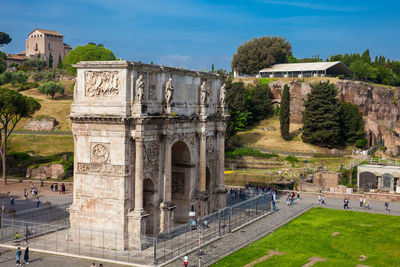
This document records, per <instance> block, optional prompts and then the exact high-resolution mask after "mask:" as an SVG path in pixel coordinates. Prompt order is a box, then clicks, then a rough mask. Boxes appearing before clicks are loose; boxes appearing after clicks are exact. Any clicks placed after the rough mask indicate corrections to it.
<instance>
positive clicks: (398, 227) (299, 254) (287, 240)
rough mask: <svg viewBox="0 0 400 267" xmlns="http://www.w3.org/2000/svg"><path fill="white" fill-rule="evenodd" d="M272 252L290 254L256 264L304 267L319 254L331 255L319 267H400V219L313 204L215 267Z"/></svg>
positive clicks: (243, 262) (248, 259) (252, 258)
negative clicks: (361, 259) (298, 215)
mask: <svg viewBox="0 0 400 267" xmlns="http://www.w3.org/2000/svg"><path fill="white" fill-rule="evenodd" d="M334 232H339V233H340V234H339V235H337V236H332V234H333V233H334ZM269 250H277V251H282V252H286V253H287V254H286V255H283V256H273V257H272V258H269V259H267V260H266V261H264V262H260V263H258V264H256V265H254V266H257V267H260V266H274V267H275V266H285V267H286V266H302V265H304V264H306V263H308V262H309V261H308V259H309V258H310V257H313V256H314V257H322V258H325V259H327V261H326V262H318V263H316V264H315V265H313V266H341V267H342V266H351V267H354V266H356V265H357V264H363V265H369V266H375V267H377V266H400V217H399V216H390V215H381V214H369V213H361V212H353V211H342V210H331V209H323V208H313V209H311V210H310V211H308V212H307V213H305V214H303V215H301V216H300V217H298V218H297V219H295V220H293V221H291V222H290V223H288V224H287V225H285V226H283V227H281V228H280V229H278V230H277V231H276V232H274V233H272V234H270V235H268V236H266V237H264V238H262V239H260V240H258V241H256V242H254V243H253V244H251V245H250V246H248V247H245V248H243V249H241V250H239V251H237V252H236V253H233V254H231V255H229V256H228V257H226V258H224V259H222V260H221V261H219V262H217V263H216V264H214V265H213V266H230V267H234V266H243V265H246V264H248V263H250V262H253V261H254V260H257V259H259V258H261V257H263V256H265V255H266V254H267V253H268V251H269ZM360 255H365V256H367V259H366V260H365V261H359V260H358V259H359V257H360Z"/></svg>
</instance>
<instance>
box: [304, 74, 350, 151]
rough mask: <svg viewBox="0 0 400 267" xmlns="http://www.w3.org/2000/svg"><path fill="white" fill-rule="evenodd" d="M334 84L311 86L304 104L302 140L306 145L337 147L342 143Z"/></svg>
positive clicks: (336, 93)
mask: <svg viewBox="0 0 400 267" xmlns="http://www.w3.org/2000/svg"><path fill="white" fill-rule="evenodd" d="M337 95H338V91H337V88H336V86H335V85H334V84H331V83H329V81H328V82H319V83H316V84H313V85H312V86H311V92H310V93H309V94H308V95H307V99H306V101H305V102H304V106H305V110H304V112H303V132H302V138H303V141H304V142H306V143H310V144H313V145H317V146H322V147H337V146H340V145H341V144H342V143H343V142H342V139H341V132H340V104H339V103H338V99H337Z"/></svg>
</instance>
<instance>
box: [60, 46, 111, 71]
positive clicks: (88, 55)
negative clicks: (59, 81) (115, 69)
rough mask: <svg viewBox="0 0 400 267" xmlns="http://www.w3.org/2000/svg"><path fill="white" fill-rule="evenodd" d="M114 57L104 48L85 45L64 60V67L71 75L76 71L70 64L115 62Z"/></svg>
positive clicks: (78, 47) (76, 48) (75, 49)
mask: <svg viewBox="0 0 400 267" xmlns="http://www.w3.org/2000/svg"><path fill="white" fill-rule="evenodd" d="M115 59H116V57H115V55H114V53H113V52H111V50H109V49H106V48H104V47H103V46H96V45H94V44H87V45H85V46H77V47H75V48H74V49H73V50H72V51H71V52H69V53H68V54H67V56H66V57H65V58H64V62H63V64H64V67H65V68H66V69H67V71H68V72H69V73H71V74H75V73H76V69H75V68H74V67H72V64H76V63H78V62H79V61H105V60H115Z"/></svg>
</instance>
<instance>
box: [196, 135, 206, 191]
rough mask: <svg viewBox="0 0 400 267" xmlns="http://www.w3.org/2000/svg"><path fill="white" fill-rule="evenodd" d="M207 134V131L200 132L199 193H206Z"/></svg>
mask: <svg viewBox="0 0 400 267" xmlns="http://www.w3.org/2000/svg"><path fill="white" fill-rule="evenodd" d="M206 143H207V133H206V131H205V130H202V131H201V132H200V159H199V161H200V163H199V187H198V189H199V191H200V192H205V191H206V171H207V170H206V168H207V159H206V157H207V153H206V149H207V144H206Z"/></svg>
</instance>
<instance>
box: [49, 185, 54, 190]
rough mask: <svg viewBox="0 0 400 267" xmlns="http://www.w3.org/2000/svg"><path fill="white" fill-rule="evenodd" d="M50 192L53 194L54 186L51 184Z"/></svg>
mask: <svg viewBox="0 0 400 267" xmlns="http://www.w3.org/2000/svg"><path fill="white" fill-rule="evenodd" d="M50 191H51V192H54V185H53V184H51V185H50Z"/></svg>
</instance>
